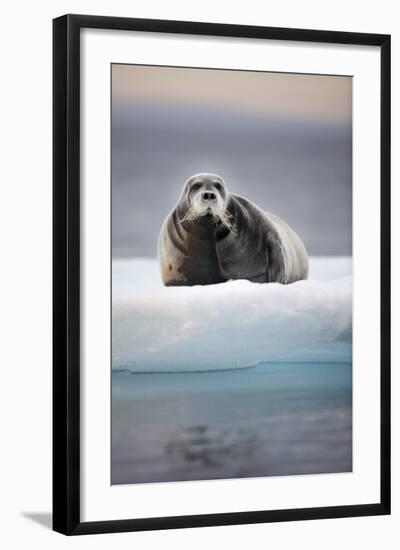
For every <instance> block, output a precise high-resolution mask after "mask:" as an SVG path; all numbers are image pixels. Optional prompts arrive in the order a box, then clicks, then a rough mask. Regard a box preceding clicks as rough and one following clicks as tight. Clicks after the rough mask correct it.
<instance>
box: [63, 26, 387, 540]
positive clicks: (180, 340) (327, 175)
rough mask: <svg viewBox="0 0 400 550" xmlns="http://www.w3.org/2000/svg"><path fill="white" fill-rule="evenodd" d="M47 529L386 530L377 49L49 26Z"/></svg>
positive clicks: (330, 35) (365, 44)
mask: <svg viewBox="0 0 400 550" xmlns="http://www.w3.org/2000/svg"><path fill="white" fill-rule="evenodd" d="M53 365H54V366H53V369H54V371H53V384H54V388H53V389H54V401H53V403H54V424H53V425H54V429H53V442H54V444H53V448H54V474H53V487H54V495H53V497H54V498H53V502H54V511H53V518H54V525H53V526H54V529H55V530H56V531H59V532H61V533H64V534H67V535H75V534H85V533H106V532H117V531H134V530H149V529H169V528H179V527H196V526H211V525H228V524H240V523H256V522H257V523H261V522H272V521H289V520H303V519H317V518H337V517H349V516H365V515H380V514H388V513H390V37H389V36H387V35H377V34H359V33H345V32H333V31H317V30H300V29H283V28H280V29H278V28H268V27H251V26H240V25H225V24H208V23H197V22H180V21H157V20H144V19H125V18H114V17H95V16H83V15H66V16H63V17H60V18H58V19H55V20H54V363H53Z"/></svg>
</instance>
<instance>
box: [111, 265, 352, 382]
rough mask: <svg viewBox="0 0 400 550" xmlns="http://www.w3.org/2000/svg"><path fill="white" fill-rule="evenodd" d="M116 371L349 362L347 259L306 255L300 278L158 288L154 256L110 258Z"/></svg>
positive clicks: (349, 273) (349, 271)
mask: <svg viewBox="0 0 400 550" xmlns="http://www.w3.org/2000/svg"><path fill="white" fill-rule="evenodd" d="M112 290H113V296H112V363H113V369H115V370H128V371H132V372H183V371H204V370H220V369H235V368H243V367H251V366H255V365H257V364H260V363H265V362H272V361H274V362H329V363H345V362H351V357H352V262H351V258H350V257H326V258H323V257H312V258H311V259H310V275H309V279H308V280H306V281H298V282H296V283H293V284H291V285H280V284H278V283H270V284H257V283H251V282H249V281H245V280H239V281H229V282H226V283H221V284H216V285H207V286H194V287H164V286H163V285H162V282H161V279H160V276H159V272H158V264H157V261H156V260H155V259H130V260H114V261H113V265H112Z"/></svg>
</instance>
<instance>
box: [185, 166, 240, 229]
mask: <svg viewBox="0 0 400 550" xmlns="http://www.w3.org/2000/svg"><path fill="white" fill-rule="evenodd" d="M228 200H229V191H228V189H227V187H226V184H225V182H224V180H223V179H222V178H221V176H218V175H217V174H209V173H201V174H195V175H194V176H191V177H190V178H189V179H188V180H187V181H186V183H185V185H184V187H183V190H182V193H181V196H180V199H179V203H178V204H179V206H178V210H179V217H180V222H181V223H186V224H188V223H192V224H202V225H204V224H214V225H220V224H221V223H222V224H223V225H225V226H227V227H228V228H229V229H230V228H231V225H232V224H231V220H230V215H229V213H228V211H227V204H228Z"/></svg>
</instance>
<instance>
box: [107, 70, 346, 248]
mask: <svg viewBox="0 0 400 550" xmlns="http://www.w3.org/2000/svg"><path fill="white" fill-rule="evenodd" d="M351 85H352V82H351V78H350V77H331V76H316V75H292V74H277V73H255V72H245V71H227V70H204V69H182V68H166V67H143V66H136V65H113V69H112V216H113V217H112V231H113V235H112V237H113V239H112V242H113V257H131V256H155V255H156V244H157V237H158V233H159V230H160V227H161V224H162V222H163V219H164V217H165V216H166V215H167V214H168V212H169V211H170V210H171V209H172V208H173V207H174V206H175V203H176V201H177V198H178V195H179V193H180V191H181V188H182V186H183V183H184V181H185V180H186V179H187V178H188V177H189V176H190V175H191V174H193V173H195V172H216V173H218V174H220V175H221V176H222V177H223V178H224V179H225V181H226V183H227V185H228V187H229V188H230V190H231V191H232V192H234V193H238V194H241V195H244V196H246V197H247V198H249V199H251V200H252V201H254V202H255V203H256V204H258V205H259V206H260V207H262V208H264V209H265V210H269V211H271V212H274V213H276V214H278V215H279V216H281V217H282V218H283V219H285V221H287V222H288V223H289V224H290V225H291V226H292V227H293V228H294V229H295V230H296V231H297V232H298V233H299V234H300V236H301V237H302V238H303V240H304V241H305V244H306V247H307V249H308V251H309V253H310V254H318V255H330V254H351V170H352V154H351V108H352V96H351Z"/></svg>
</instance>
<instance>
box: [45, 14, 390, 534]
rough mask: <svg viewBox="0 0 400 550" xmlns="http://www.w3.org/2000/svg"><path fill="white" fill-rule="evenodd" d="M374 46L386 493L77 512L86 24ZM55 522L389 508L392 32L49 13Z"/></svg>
mask: <svg viewBox="0 0 400 550" xmlns="http://www.w3.org/2000/svg"><path fill="white" fill-rule="evenodd" d="M84 28H97V29H117V30H125V31H129V30H131V31H148V32H159V33H177V34H189V35H211V36H222V37H235V38H238V39H240V38H257V39H273V40H286V41H306V42H315V43H332V44H350V45H363V46H378V47H380V50H381V136H380V143H381V145H380V154H381V172H380V178H381V189H380V193H381V237H380V239H381V266H380V274H381V289H380V291H381V325H380V326H381V334H380V338H381V351H380V357H381V364H380V369H381V371H380V381H381V388H380V392H381V394H380V397H381V411H380V414H381V419H380V426H381V441H380V465H381V466H380V467H381V475H380V482H381V495H380V501H379V502H376V503H374V504H360V505H351V506H347V505H346V506H333V507H332V506H330V507H316V508H300V509H287V510H268V511H262V510H259V511H249V512H238V513H218V514H204V515H191V516H175V517H153V518H145V519H128V520H125V519H124V520H112V521H111V520H110V521H98V522H81V520H80V381H79V380H80V181H79V179H80V178H79V173H80V30H81V29H84ZM53 98H54V99H53V280H54V285H53V311H54V313H53V529H54V530H55V531H58V532H60V533H63V534H66V535H80V534H91V533H110V532H121V531H139V530H153V529H176V528H186V527H201V526H213V525H233V524H245V523H267V522H277V521H293V520H307V519H324V518H341V517H353V516H372V515H383V514H389V513H390V35H383V34H364V33H348V32H334V31H320V30H304V29H287V28H272V27H259V26H247V25H227V24H214V23H199V22H183V21H165V20H164V21H162V20H151V19H129V18H120V17H100V16H87V15H65V16H62V17H59V18H57V19H54V21H53Z"/></svg>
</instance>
